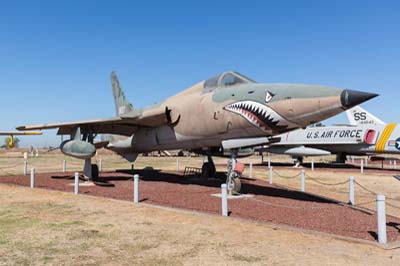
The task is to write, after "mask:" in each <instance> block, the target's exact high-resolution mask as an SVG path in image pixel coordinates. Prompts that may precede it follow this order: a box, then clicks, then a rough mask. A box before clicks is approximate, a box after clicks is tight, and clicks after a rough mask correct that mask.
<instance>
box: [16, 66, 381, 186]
mask: <svg viewBox="0 0 400 266" xmlns="http://www.w3.org/2000/svg"><path fill="white" fill-rule="evenodd" d="M111 80H112V90H113V95H114V101H115V108H116V110H115V111H116V116H115V117H112V118H108V119H97V120H88V121H76V122H67V123H54V124H43V125H33V126H20V127H18V128H17V129H18V130H34V129H38V130H42V129H53V128H58V133H57V134H59V135H70V136H71V138H70V139H69V140H66V141H64V142H63V143H62V144H61V146H60V149H61V151H62V152H63V153H65V154H66V155H70V156H74V157H77V158H82V159H86V161H85V164H86V165H88V164H90V158H91V157H93V156H94V155H95V153H96V148H99V147H105V148H107V149H110V150H113V151H115V152H116V153H118V154H120V155H121V156H123V157H124V158H125V159H127V160H128V161H130V162H134V161H135V159H136V158H137V156H138V154H139V153H144V152H151V151H156V150H171V149H187V150H195V151H197V152H200V153H202V152H203V153H205V154H207V156H208V162H206V163H204V164H203V167H202V172H203V175H205V176H213V175H214V174H215V166H214V163H213V161H212V158H211V156H213V155H219V154H221V153H222V152H223V150H224V149H231V150H232V155H231V160H230V165H231V166H233V165H234V164H235V162H236V156H237V151H238V149H239V148H243V147H244V148H246V147H252V146H259V145H262V144H265V143H270V142H271V141H273V139H272V138H271V137H272V136H274V135H277V134H281V133H283V132H287V131H290V130H293V129H296V128H304V127H306V126H307V125H309V124H313V123H315V122H317V121H321V120H324V119H326V118H329V117H331V116H334V115H336V114H338V113H340V112H342V111H344V110H346V109H348V108H351V107H353V106H355V105H358V104H360V103H362V102H364V101H367V100H369V99H371V98H374V97H375V96H377V94H373V93H367V92H360V91H353V90H347V89H340V88H333V87H325V86H317V85H298V84H266V83H257V82H255V81H253V80H251V79H249V78H247V77H245V76H243V75H241V74H239V73H237V72H225V73H223V74H221V75H218V76H215V77H212V78H210V79H208V80H205V81H201V82H199V83H197V84H196V85H194V86H192V87H190V88H188V89H186V90H184V91H182V92H180V93H178V94H176V95H175V96H172V97H170V98H168V99H166V100H165V101H163V102H161V103H159V104H156V105H152V106H149V107H146V108H143V109H134V108H133V106H132V104H130V103H129V102H128V101H127V99H126V97H125V94H124V92H123V91H122V89H121V87H120V85H119V81H118V79H117V76H116V74H115V73H114V72H113V73H111ZM97 134H107V138H108V140H107V141H102V142H100V143H94V139H95V137H96V135H97ZM93 167H94V168H93ZM95 167H96V166H95V165H93V166H92V169H95ZM85 169H90V165H89V167H85ZM228 169H233V167H230V168H228ZM86 173H88V176H91V173H90V172H89V171H88V170H86ZM231 173H232V171H229V172H228V180H227V182H228V185H229V186H230V187H233V189H234V190H235V188H236V190H238V189H237V188H238V187H240V181H239V179H238V178H234V177H232V174H231Z"/></svg>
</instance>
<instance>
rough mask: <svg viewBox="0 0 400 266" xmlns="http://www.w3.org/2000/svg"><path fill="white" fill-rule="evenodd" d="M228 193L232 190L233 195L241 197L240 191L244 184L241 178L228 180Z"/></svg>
mask: <svg viewBox="0 0 400 266" xmlns="http://www.w3.org/2000/svg"><path fill="white" fill-rule="evenodd" d="M226 183H227V184H228V191H229V190H231V191H232V194H233V195H240V190H241V188H242V182H241V181H240V178H239V177H234V178H232V179H231V180H229V179H228V180H227V181H226Z"/></svg>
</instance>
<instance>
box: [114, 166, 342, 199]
mask: <svg viewBox="0 0 400 266" xmlns="http://www.w3.org/2000/svg"><path fill="white" fill-rule="evenodd" d="M117 172H120V173H125V174H132V170H117ZM135 174H139V175H140V178H141V180H143V181H156V182H157V181H160V182H168V183H173V184H180V185H199V186H205V187H212V188H220V187H221V184H222V183H224V182H225V174H224V173H221V172H219V173H217V174H216V178H211V179H206V178H203V177H199V176H196V175H187V176H182V175H180V174H174V173H165V172H162V171H160V170H135ZM107 180H108V181H110V180H111V179H108V178H107ZM242 192H243V193H244V194H254V195H261V196H269V197H279V198H286V199H294V200H300V201H309V202H317V203H331V204H332V203H333V204H337V203H339V202H338V201H335V200H331V199H327V198H323V197H319V196H316V195H310V194H307V193H302V192H299V191H295V190H289V189H284V188H277V187H270V186H268V185H267V183H266V182H260V181H259V180H254V179H249V178H242Z"/></svg>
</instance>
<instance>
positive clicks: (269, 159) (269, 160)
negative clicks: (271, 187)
mask: <svg viewBox="0 0 400 266" xmlns="http://www.w3.org/2000/svg"><path fill="white" fill-rule="evenodd" d="M268 168H271V158H269V152H268Z"/></svg>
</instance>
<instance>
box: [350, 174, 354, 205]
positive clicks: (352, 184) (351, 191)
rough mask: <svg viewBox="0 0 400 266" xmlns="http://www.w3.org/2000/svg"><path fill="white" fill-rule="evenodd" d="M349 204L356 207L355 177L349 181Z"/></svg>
mask: <svg viewBox="0 0 400 266" xmlns="http://www.w3.org/2000/svg"><path fill="white" fill-rule="evenodd" d="M349 203H350V205H352V206H354V176H350V179H349Z"/></svg>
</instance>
